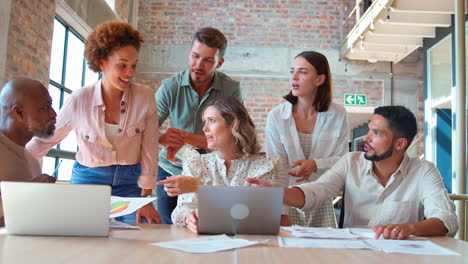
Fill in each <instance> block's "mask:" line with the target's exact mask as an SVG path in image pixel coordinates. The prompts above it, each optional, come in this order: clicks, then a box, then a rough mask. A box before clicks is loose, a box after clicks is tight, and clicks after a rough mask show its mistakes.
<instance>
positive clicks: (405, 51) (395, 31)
mask: <svg viewBox="0 0 468 264" xmlns="http://www.w3.org/2000/svg"><path fill="white" fill-rule="evenodd" d="M453 13H454V1H453V0H374V1H373V2H372V5H371V6H370V7H369V9H368V10H367V11H366V12H365V13H364V14H363V15H362V17H361V18H360V20H359V21H358V22H357V23H356V25H355V26H354V28H353V29H352V30H351V31H350V32H349V34H348V36H347V37H346V38H345V39H344V41H343V42H342V45H341V47H340V54H341V57H342V58H347V59H350V60H367V61H369V62H377V61H388V62H394V63H397V62H399V61H400V60H402V59H403V58H405V57H406V56H408V55H409V54H411V53H412V52H413V51H414V50H416V49H417V48H419V47H422V45H423V41H422V40H423V38H433V37H435V29H436V27H448V26H450V24H451V16H450V15H451V14H453Z"/></svg>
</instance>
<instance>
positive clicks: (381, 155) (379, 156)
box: [364, 142, 393, 161]
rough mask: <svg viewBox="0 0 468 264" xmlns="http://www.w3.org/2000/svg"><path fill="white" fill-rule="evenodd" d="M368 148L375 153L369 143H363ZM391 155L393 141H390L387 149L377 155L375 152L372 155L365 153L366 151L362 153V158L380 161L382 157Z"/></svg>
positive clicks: (385, 157)
mask: <svg viewBox="0 0 468 264" xmlns="http://www.w3.org/2000/svg"><path fill="white" fill-rule="evenodd" d="M364 144H365V145H366V146H367V147H368V148H370V149H372V150H373V151H374V153H375V149H374V148H373V147H372V146H371V145H369V143H367V142H366V143H364ZM392 155H393V142H392V145H391V146H390V147H389V148H388V149H387V151H385V152H384V153H382V154H380V155H377V154H374V155H367V152H365V153H364V158H365V159H366V160H370V161H381V160H384V159H387V158H389V157H391V156H392Z"/></svg>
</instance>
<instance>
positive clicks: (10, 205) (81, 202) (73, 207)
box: [1, 181, 111, 236]
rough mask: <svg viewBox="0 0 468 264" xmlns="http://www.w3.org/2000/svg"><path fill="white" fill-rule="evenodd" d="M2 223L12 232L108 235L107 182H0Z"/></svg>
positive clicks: (109, 190)
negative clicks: (86, 183)
mask: <svg viewBox="0 0 468 264" xmlns="http://www.w3.org/2000/svg"><path fill="white" fill-rule="evenodd" d="M1 192H2V202H3V210H4V215H5V227H6V231H7V233H8V234H13V235H60V236H107V235H108V233H109V207H110V192H111V189H110V187H109V186H106V185H83V184H53V183H28V182H5V181H4V182H1Z"/></svg>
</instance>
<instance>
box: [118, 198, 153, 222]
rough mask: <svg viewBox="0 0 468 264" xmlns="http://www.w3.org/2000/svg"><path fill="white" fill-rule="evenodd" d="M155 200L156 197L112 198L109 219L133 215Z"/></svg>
mask: <svg viewBox="0 0 468 264" xmlns="http://www.w3.org/2000/svg"><path fill="white" fill-rule="evenodd" d="M154 200H156V197H149V198H147V197H119V196H111V201H110V211H109V218H115V217H119V216H122V215H128V214H131V213H133V212H135V211H136V210H138V209H140V208H141V207H143V206H145V205H147V204H149V203H151V202H153V201H154Z"/></svg>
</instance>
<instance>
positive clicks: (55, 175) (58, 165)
mask: <svg viewBox="0 0 468 264" xmlns="http://www.w3.org/2000/svg"><path fill="white" fill-rule="evenodd" d="M62 161H63V160H60V161H59V163H58V164H57V167H55V170H54V173H52V175H51V176H52V177H54V178H57V173H58V169H59V167H60V164H62Z"/></svg>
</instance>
